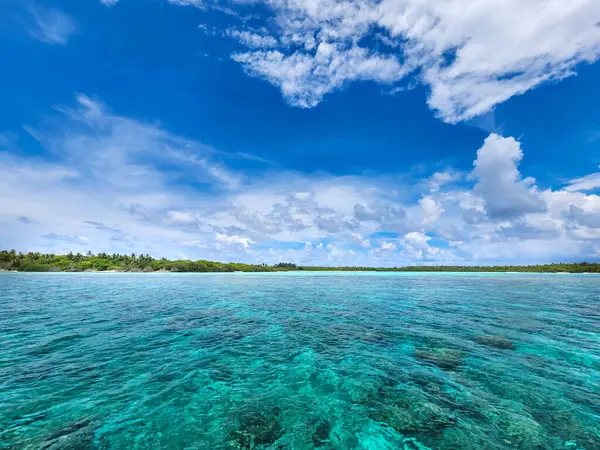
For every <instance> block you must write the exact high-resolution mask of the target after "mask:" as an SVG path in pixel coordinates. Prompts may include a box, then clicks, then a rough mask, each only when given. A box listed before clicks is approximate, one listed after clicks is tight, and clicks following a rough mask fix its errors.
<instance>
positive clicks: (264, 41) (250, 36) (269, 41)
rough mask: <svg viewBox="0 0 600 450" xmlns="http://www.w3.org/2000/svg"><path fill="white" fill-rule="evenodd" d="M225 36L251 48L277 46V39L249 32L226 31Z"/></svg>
mask: <svg viewBox="0 0 600 450" xmlns="http://www.w3.org/2000/svg"><path fill="white" fill-rule="evenodd" d="M226 34H227V35H228V36H231V37H233V38H235V39H237V40H238V41H239V42H240V43H242V44H244V45H246V46H248V47H251V48H271V47H275V46H277V39H275V38H274V37H272V36H268V35H262V34H259V33H253V32H251V31H240V30H235V29H231V30H227V32H226Z"/></svg>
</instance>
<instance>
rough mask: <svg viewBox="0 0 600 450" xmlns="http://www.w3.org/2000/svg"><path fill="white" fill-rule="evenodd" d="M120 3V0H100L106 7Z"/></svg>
mask: <svg viewBox="0 0 600 450" xmlns="http://www.w3.org/2000/svg"><path fill="white" fill-rule="evenodd" d="M118 2H119V0H100V3H102V4H103V5H104V6H113V5H116V4H117V3H118Z"/></svg>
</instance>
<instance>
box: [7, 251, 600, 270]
mask: <svg viewBox="0 0 600 450" xmlns="http://www.w3.org/2000/svg"><path fill="white" fill-rule="evenodd" d="M0 271H2V272H6V271H9V272H61V273H71V272H105V273H115V272H129V273H156V272H158V273H198V272H211V273H217V272H229V273H236V272H257V273H258V272H262V273H265V272H411V273H418V272H430V273H431V272H465V273H478V272H479V273H483V272H485V273H600V263H588V262H580V263H554V264H535V265H534V264H532V265H482V266H474V265H471V266H450V265H448V266H446V265H439V266H433V265H431V266H425V265H421V266H403V267H360V266H354V267H352V266H343V267H324V266H300V265H297V264H294V263H288V262H281V263H278V264H275V265H270V266H269V265H266V264H245V263H222V262H216V261H207V260H196V261H190V260H175V261H170V260H168V259H165V258H161V259H155V258H153V257H151V256H150V255H144V254H141V255H136V254H134V253H132V254H130V255H123V254H118V253H113V254H108V253H98V254H94V253H92V252H88V253H87V254H85V255H83V254H80V253H76V254H73V253H68V254H66V255H54V254H42V253H36V252H29V253H22V252H17V251H16V250H1V251H0Z"/></svg>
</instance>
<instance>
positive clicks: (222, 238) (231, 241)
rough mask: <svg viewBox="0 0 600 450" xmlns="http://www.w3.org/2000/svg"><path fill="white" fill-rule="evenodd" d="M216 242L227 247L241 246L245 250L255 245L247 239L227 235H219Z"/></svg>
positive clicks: (235, 235)
mask: <svg viewBox="0 0 600 450" xmlns="http://www.w3.org/2000/svg"><path fill="white" fill-rule="evenodd" d="M216 241H217V243H219V244H225V245H240V246H242V247H243V248H244V249H247V248H248V247H250V245H252V244H253V243H254V241H253V240H252V239H250V238H247V237H242V236H238V235H237V234H234V235H233V236H228V235H226V234H221V233H217V236H216Z"/></svg>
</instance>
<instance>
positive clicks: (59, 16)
mask: <svg viewBox="0 0 600 450" xmlns="http://www.w3.org/2000/svg"><path fill="white" fill-rule="evenodd" d="M29 12H30V14H31V17H32V19H33V24H31V25H30V26H29V28H28V31H29V34H30V35H31V37H33V38H35V39H37V40H39V41H42V42H46V43H48V44H56V45H65V44H67V42H68V41H69V38H70V37H71V36H72V35H73V34H74V33H75V32H76V31H77V29H78V24H77V21H76V20H75V19H74V18H72V17H71V16H69V15H68V14H67V13H65V12H63V11H61V10H59V9H56V8H43V7H41V6H40V5H33V6H32V7H30V8H29Z"/></svg>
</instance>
